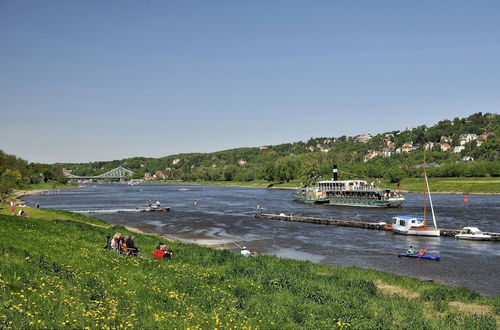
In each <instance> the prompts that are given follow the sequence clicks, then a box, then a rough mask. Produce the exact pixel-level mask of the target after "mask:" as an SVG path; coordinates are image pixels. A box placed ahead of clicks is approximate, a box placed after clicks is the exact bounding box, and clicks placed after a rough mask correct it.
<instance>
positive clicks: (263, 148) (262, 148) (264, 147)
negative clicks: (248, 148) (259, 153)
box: [259, 146, 268, 150]
mask: <svg viewBox="0 0 500 330" xmlns="http://www.w3.org/2000/svg"><path fill="white" fill-rule="evenodd" d="M267 149H268V147H266V146H262V147H260V148H259V150H267Z"/></svg>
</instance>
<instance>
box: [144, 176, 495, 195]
mask: <svg viewBox="0 0 500 330" xmlns="http://www.w3.org/2000/svg"><path fill="white" fill-rule="evenodd" d="M364 180H366V181H368V182H372V181H373V182H374V183H375V185H376V186H379V187H388V188H393V189H396V184H395V183H389V182H388V181H387V180H385V179H366V178H365V179H364ZM143 183H147V184H189V185H218V186H238V187H255V188H266V187H268V186H269V185H270V184H271V183H270V182H268V181H264V180H258V181H257V180H256V181H249V182H238V181H162V180H158V181H145V182H143ZM298 185H300V181H299V180H293V181H290V182H286V183H273V184H272V187H273V188H282V189H291V188H294V187H297V186H298ZM429 185H430V187H431V191H432V192H442V193H444V192H448V193H457V194H462V193H465V194H500V178H497V177H495V178H429ZM400 189H402V190H404V191H408V192H417V193H422V192H423V191H424V184H423V180H422V179H421V178H405V179H403V180H402V181H401V183H400Z"/></svg>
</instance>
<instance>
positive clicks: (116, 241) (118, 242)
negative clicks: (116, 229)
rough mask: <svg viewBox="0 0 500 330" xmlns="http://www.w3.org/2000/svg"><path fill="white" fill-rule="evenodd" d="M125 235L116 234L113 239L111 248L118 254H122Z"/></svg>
mask: <svg viewBox="0 0 500 330" xmlns="http://www.w3.org/2000/svg"><path fill="white" fill-rule="evenodd" d="M123 239H124V237H123V235H122V234H121V233H116V234H114V235H113V238H112V239H111V248H112V249H113V250H115V251H116V253H120V252H121V250H122V245H123Z"/></svg>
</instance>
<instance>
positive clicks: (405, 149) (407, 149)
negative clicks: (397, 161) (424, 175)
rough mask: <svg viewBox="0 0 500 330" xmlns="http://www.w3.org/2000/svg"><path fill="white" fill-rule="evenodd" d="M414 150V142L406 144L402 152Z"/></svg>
mask: <svg viewBox="0 0 500 330" xmlns="http://www.w3.org/2000/svg"><path fill="white" fill-rule="evenodd" d="M412 150H413V142H406V143H404V144H403V146H402V147H401V151H402V152H410V151H412Z"/></svg>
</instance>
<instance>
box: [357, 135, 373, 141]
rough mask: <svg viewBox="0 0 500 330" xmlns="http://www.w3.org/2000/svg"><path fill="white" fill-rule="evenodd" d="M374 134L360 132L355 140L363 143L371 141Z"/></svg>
mask: <svg viewBox="0 0 500 330" xmlns="http://www.w3.org/2000/svg"><path fill="white" fill-rule="evenodd" d="M371 138H372V136H371V135H370V134H359V135H357V136H356V137H354V141H355V142H361V143H367V142H368V141H370V140H371Z"/></svg>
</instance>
